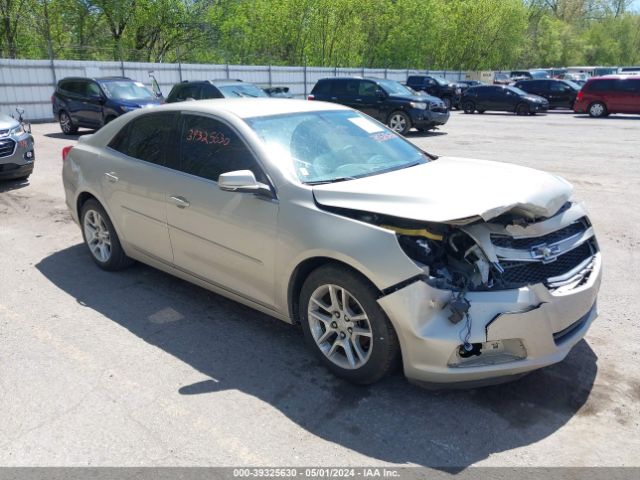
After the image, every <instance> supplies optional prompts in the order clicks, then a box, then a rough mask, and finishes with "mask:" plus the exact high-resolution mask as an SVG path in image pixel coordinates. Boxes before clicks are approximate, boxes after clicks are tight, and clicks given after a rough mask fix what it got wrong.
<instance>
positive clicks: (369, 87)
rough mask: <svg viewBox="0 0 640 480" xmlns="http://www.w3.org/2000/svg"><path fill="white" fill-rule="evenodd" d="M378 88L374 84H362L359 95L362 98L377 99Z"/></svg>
mask: <svg viewBox="0 0 640 480" xmlns="http://www.w3.org/2000/svg"><path fill="white" fill-rule="evenodd" d="M377 89H378V86H377V85H376V84H375V83H373V82H360V86H359V88H358V95H360V96H361V97H375V95H376V90H377Z"/></svg>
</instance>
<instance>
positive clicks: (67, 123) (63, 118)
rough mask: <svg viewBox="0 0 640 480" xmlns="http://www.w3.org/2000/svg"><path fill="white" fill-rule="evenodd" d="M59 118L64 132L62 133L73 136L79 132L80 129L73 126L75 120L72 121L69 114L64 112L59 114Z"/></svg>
mask: <svg viewBox="0 0 640 480" xmlns="http://www.w3.org/2000/svg"><path fill="white" fill-rule="evenodd" d="M58 118H59V119H60V130H62V133H64V134H65V135H73V134H74V133H76V132H77V131H78V127H77V126H76V125H74V124H73V120H71V117H70V116H69V114H68V113H67V112H65V111H64V110H62V111H61V112H60V113H59V114H58Z"/></svg>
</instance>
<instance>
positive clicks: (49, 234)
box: [0, 111, 640, 468]
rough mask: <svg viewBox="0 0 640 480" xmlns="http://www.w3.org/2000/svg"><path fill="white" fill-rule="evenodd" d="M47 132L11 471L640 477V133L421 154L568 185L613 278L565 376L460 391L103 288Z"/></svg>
mask: <svg viewBox="0 0 640 480" xmlns="http://www.w3.org/2000/svg"><path fill="white" fill-rule="evenodd" d="M33 131H34V136H35V139H36V157H37V161H36V169H35V172H34V174H33V176H32V177H31V179H30V180H29V182H28V183H23V184H19V183H16V182H5V183H2V184H0V259H1V262H0V465H4V466H7V465H10V466H16V465H38V466H47V465H55V466H70V465H74V466H78V465H92V466H96V465H110V466H117V465H126V466H142V465H144V466H152V465H153V466H156V465H184V466H186V465H213V466H221V465H225V466H245V465H254V466H257V465H263V466H285V465H297V466H311V465H316V466H331V465H333V466H338V465H340V466H342V465H351V466H365V465H366V466H372V465H384V464H402V465H424V466H431V467H447V466H448V467H459V468H466V467H468V466H470V465H491V466H525V465H526V466H582V465H588V466H595V465H602V466H604V465H606V466H619V465H626V466H640V456H639V455H638V452H640V435H639V433H638V432H639V431H640V429H639V422H640V369H639V368H638V365H640V362H639V361H640V356H639V354H638V345H639V344H640V334H639V328H638V318H640V307H639V305H640V303H639V302H638V298H640V288H639V283H640V282H639V281H638V271H640V255H639V254H638V250H640V213H639V208H640V207H638V206H639V205H640V188H639V187H640V117H631V116H614V117H611V118H608V119H603V120H594V119H590V118H586V117H582V116H575V115H574V114H573V113H570V112H560V111H557V112H555V111H554V112H550V113H549V114H548V115H540V116H536V117H516V116H513V115H509V114H495V115H490V114H484V115H477V114H476V115H464V114H461V113H458V112H454V113H453V114H452V117H451V120H450V122H449V124H448V125H446V126H445V127H444V128H442V130H440V131H439V132H435V133H431V134H428V135H417V134H415V135H410V138H411V140H412V141H414V142H415V143H417V144H418V145H420V146H421V147H423V148H425V149H427V150H429V151H432V152H434V153H437V154H441V155H444V154H446V155H456V156H466V157H476V158H484V159H494V160H500V161H504V162H512V163H517V164H521V165H527V166H531V167H537V168H541V169H544V170H547V171H550V172H553V173H557V174H561V175H563V176H564V177H566V178H567V179H568V180H570V181H571V182H572V183H573V184H574V186H575V192H576V196H577V197H579V198H581V199H584V200H585V201H586V202H587V205H588V207H589V209H590V212H591V215H592V220H593V223H594V224H595V227H596V230H597V233H598V238H599V241H600V245H601V248H602V250H603V255H604V262H605V276H604V281H603V285H602V290H601V294H600V302H599V309H600V317H599V319H598V320H597V321H596V322H595V323H594V325H593V327H592V329H591V330H590V331H589V333H588V335H587V337H586V341H582V342H580V343H579V344H578V345H577V346H576V347H575V348H574V350H573V351H572V352H571V354H570V355H569V357H568V358H567V359H566V360H565V361H564V362H563V363H561V364H559V365H555V366H553V367H550V368H547V369H544V370H542V371H538V372H535V373H533V374H531V375H529V376H527V377H525V378H523V379H522V380H520V381H518V382H515V383H511V384H507V385H502V386H498V387H489V388H484V389H476V390H467V391H444V392H430V391H426V390H422V389H420V388H417V387H414V386H412V385H410V384H408V383H407V382H406V380H404V378H403V377H402V376H401V375H400V374H397V375H395V376H394V377H392V378H389V379H387V380H385V381H383V382H382V383H380V384H377V385H374V386H371V387H367V388H359V387H354V386H351V385H348V384H346V383H344V382H342V381H340V380H338V379H336V378H335V377H333V376H332V375H331V374H329V373H328V372H327V371H325V370H324V369H323V368H322V367H321V366H320V364H319V363H318V362H317V361H316V360H315V359H314V358H313V357H312V355H311V352H310V351H307V349H306V348H305V346H304V345H303V340H302V333H301V331H300V330H299V328H297V327H293V326H290V325H287V324H285V323H282V322H279V321H277V320H273V319H271V318H269V317H266V316H264V315H262V314H260V313H257V312H255V311H253V310H250V309H248V308H245V307H243V306H240V305H238V304H236V303H234V302H231V301H229V300H226V299H224V298H222V297H219V296H217V295H214V294H212V293H210V292H208V291H205V290H203V289H200V288H198V287H195V286H193V285H190V284H188V283H186V282H183V281H181V280H178V279H175V278H173V277H170V276H168V275H166V274H163V273H161V272H159V271H156V270H154V269H152V268H149V267H146V266H143V265H136V266H134V267H133V268H131V269H129V270H127V271H125V272H122V273H117V274H113V273H106V272H103V271H100V270H99V269H98V268H97V267H96V266H94V264H93V263H92V261H91V259H90V258H89V254H88V253H87V252H85V249H84V247H83V246H82V244H81V235H80V230H79V228H78V227H77V226H76V225H75V224H74V223H72V221H71V219H70V217H69V215H68V214H67V212H66V208H65V204H64V200H63V191H62V185H61V180H60V169H61V155H60V151H61V149H62V147H63V146H65V145H69V144H73V143H74V142H75V138H73V139H70V138H69V137H64V136H63V135H62V134H61V133H60V130H59V128H58V126H57V125H56V124H41V125H34V127H33ZM478 181H479V182H481V181H482V179H481V178H478ZM452 188H454V187H452ZM464 194H465V192H460V195H464ZM469 201H473V199H469Z"/></svg>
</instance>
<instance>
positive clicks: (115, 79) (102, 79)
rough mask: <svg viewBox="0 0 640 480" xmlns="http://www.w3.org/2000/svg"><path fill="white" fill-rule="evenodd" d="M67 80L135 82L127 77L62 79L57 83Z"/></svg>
mask: <svg viewBox="0 0 640 480" xmlns="http://www.w3.org/2000/svg"><path fill="white" fill-rule="evenodd" d="M68 80H93V81H96V82H109V81H117V80H129V81H131V82H135V81H136V80H133V79H131V78H129V77H64V78H61V79H60V81H59V82H58V83H60V82H66V81H68Z"/></svg>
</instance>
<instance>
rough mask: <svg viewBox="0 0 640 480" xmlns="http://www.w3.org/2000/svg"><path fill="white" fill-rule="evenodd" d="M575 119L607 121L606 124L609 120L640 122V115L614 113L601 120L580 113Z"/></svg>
mask: <svg viewBox="0 0 640 480" xmlns="http://www.w3.org/2000/svg"><path fill="white" fill-rule="evenodd" d="M573 117H574V118H589V119H592V120H598V121H605V122H606V121H607V120H635V121H636V122H637V121H638V120H640V115H631V114H627V115H623V114H616V113H612V114H611V115H607V116H606V117H599V118H592V117H591V116H589V114H588V113H579V114H577V115H574V116H573Z"/></svg>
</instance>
